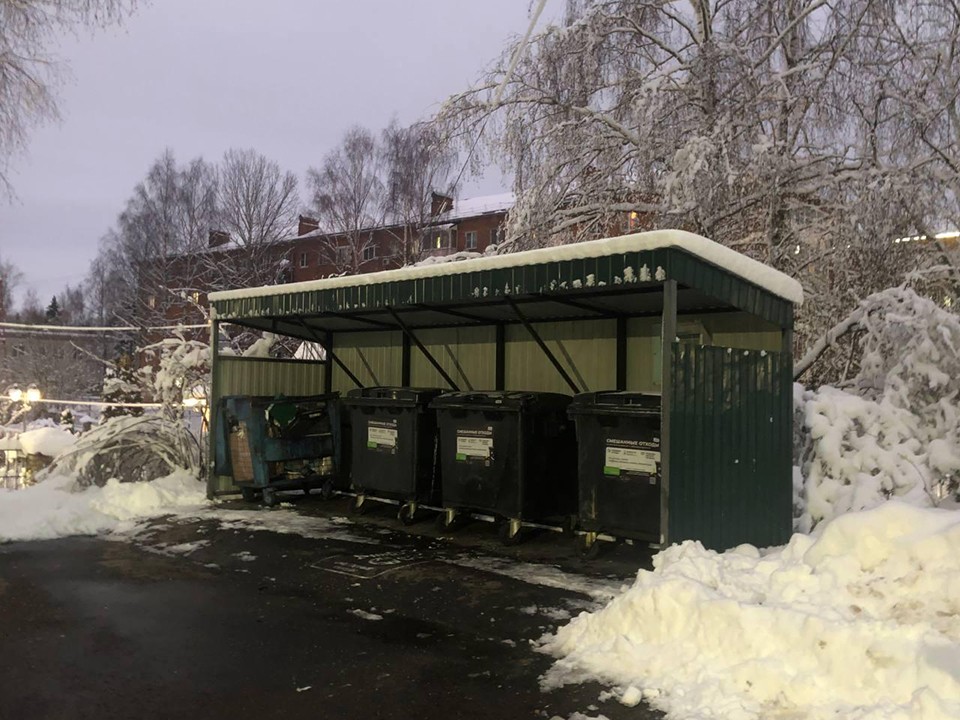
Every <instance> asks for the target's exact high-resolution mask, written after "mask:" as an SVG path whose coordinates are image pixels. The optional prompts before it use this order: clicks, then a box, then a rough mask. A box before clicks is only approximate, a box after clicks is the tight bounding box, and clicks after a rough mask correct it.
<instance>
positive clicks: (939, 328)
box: [795, 288, 960, 531]
mask: <svg viewBox="0 0 960 720" xmlns="http://www.w3.org/2000/svg"><path fill="white" fill-rule="evenodd" d="M855 320H856V322H855V324H856V326H857V329H858V330H859V331H860V332H861V333H862V339H861V348H862V357H861V359H860V363H859V371H858V372H857V374H856V376H854V377H853V378H852V380H851V381H850V383H849V388H850V392H845V391H842V390H838V389H836V388H831V387H823V388H821V389H820V390H818V391H815V392H813V391H799V392H797V393H796V394H795V405H796V406H797V407H798V410H799V415H800V417H799V418H798V419H799V420H800V421H801V422H802V432H803V436H802V437H801V438H799V444H800V447H799V451H798V455H799V457H798V458H796V461H797V462H798V463H799V465H800V468H801V472H802V475H803V477H804V483H803V487H802V489H801V495H800V498H799V499H798V500H799V502H798V504H799V506H800V510H801V513H800V517H799V520H798V523H797V529H798V530H803V531H807V530H809V529H810V528H811V527H813V526H815V525H816V523H818V522H820V521H822V520H829V519H830V518H832V517H836V516H837V515H839V514H841V513H844V512H850V511H856V510H863V509H868V508H871V507H876V506H877V505H879V504H880V503H882V502H884V501H885V500H887V499H889V498H893V497H896V498H900V499H902V500H905V501H907V502H910V503H913V504H916V505H920V506H930V505H936V504H939V503H940V502H942V501H943V500H944V499H946V498H948V497H950V496H951V495H953V494H955V493H956V491H957V487H958V477H960V405H958V398H960V318H958V317H957V316H956V315H955V314H953V313H951V312H948V311H946V310H944V309H943V308H941V307H939V306H938V305H937V304H936V303H934V302H931V301H930V300H927V299H926V298H922V297H920V296H919V295H917V294H916V293H914V292H913V291H912V290H908V289H905V288H891V289H889V290H884V291H883V292H881V293H876V294H875V295H871V296H870V297H869V298H867V299H866V300H864V301H863V303H862V304H861V306H860V307H859V308H858V309H857V312H856V313H855Z"/></svg>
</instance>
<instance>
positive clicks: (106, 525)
mask: <svg viewBox="0 0 960 720" xmlns="http://www.w3.org/2000/svg"><path fill="white" fill-rule="evenodd" d="M206 505H207V498H206V489H205V488H204V486H203V484H202V483H200V482H199V481H198V480H197V477H196V475H195V474H194V473H191V472H188V471H186V470H181V471H178V472H175V473H172V474H171V475H168V476H166V477H163V478H159V479H157V480H155V481H153V482H150V483H121V482H118V481H117V480H110V481H109V482H108V483H107V484H106V485H104V486H103V487H102V488H101V487H96V486H91V487H88V488H79V487H78V486H77V483H76V478H74V477H73V476H70V475H57V476H53V477H48V478H46V479H44V480H43V481H42V482H39V483H37V484H36V485H32V486H30V487H28V488H26V489H24V490H17V491H12V492H2V493H0V542H11V541H18V540H49V539H53V538H58V537H67V536H69V535H101V534H107V533H117V532H125V531H130V530H132V529H134V528H135V527H136V526H137V525H138V524H140V523H141V522H142V521H143V520H146V519H149V518H152V517H158V516H160V515H168V514H171V513H173V514H176V513H177V512H184V511H190V512H197V511H199V510H200V509H201V508H202V507H204V506H206Z"/></svg>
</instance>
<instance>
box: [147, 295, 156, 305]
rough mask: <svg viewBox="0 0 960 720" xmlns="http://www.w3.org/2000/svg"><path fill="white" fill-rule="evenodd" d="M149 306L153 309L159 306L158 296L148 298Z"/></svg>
mask: <svg viewBox="0 0 960 720" xmlns="http://www.w3.org/2000/svg"><path fill="white" fill-rule="evenodd" d="M147 306H148V307H152V308H155V307H156V306H157V296H156V295H150V296H149V297H148V298H147Z"/></svg>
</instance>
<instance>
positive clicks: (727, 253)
mask: <svg viewBox="0 0 960 720" xmlns="http://www.w3.org/2000/svg"><path fill="white" fill-rule="evenodd" d="M661 248H677V249H678V250H683V251H684V252H688V253H690V254H691V255H694V256H696V257H698V258H700V259H701V260H704V261H706V262H708V263H711V264H712V265H716V266H717V267H720V268H723V269H724V270H726V271H727V272H730V273H732V274H734V275H737V276H738V277H741V278H743V279H744V280H746V281H747V282H751V283H753V284H754V285H757V286H759V287H761V288H763V289H764V290H767V291H769V292H771V293H773V294H774V295H776V296H778V297H781V298H783V299H785V300H789V301H790V302H792V303H795V304H797V305H799V304H800V303H802V302H803V289H802V288H801V286H800V283H798V282H797V281H796V280H794V279H793V278H791V277H789V276H788V275H784V274H783V273H782V272H780V271H779V270H774V269H773V268H772V267H770V266H768V265H764V264H763V263H760V262H757V261H756V260H753V259H752V258H748V257H747V256H746V255H741V254H740V253H738V252H736V251H735V250H731V249H730V248H728V247H724V246H723V245H720V244H719V243H715V242H713V240H708V239H707V238H705V237H701V236H700V235H695V234H693V233H690V232H686V231H685V230H653V231H651V232H643V233H635V234H633V235H622V236H620V237H614V238H606V239H604V240H591V241H589V242H582V243H576V244H573V245H559V246H557V247H548V248H539V249H537V250H527V251H524V252H518V253H508V254H505V255H493V256H487V257H481V258H477V259H474V260H463V261H461V262H448V263H440V264H435V265H427V266H419V267H417V266H408V267H402V268H399V269H398V270H385V271H382V272H375V273H366V274H363V275H345V276H342V277H335V278H326V279H323V280H308V281H305V282H299V283H288V284H286V285H268V286H264V287H254V288H244V289H240V290H223V291H220V292H215V293H210V296H209V297H210V301H211V302H218V301H221V300H240V299H243V298H254V297H264V296H267V295H288V294H290V293H298V292H310V291H314V290H333V289H335V288H342V287H351V286H355V285H376V284H378V283H387V282H398V281H401V280H415V279H419V278H427V277H439V276H444V275H459V274H461V273H468V272H478V271H481V270H498V269H501V268H508V267H517V266H523V265H537V264H540V263H546V262H557V261H563V260H583V259H587V258H595V257H606V256H609V255H620V254H623V253H627V252H643V251H649V250H658V249H661Z"/></svg>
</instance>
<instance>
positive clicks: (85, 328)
mask: <svg viewBox="0 0 960 720" xmlns="http://www.w3.org/2000/svg"><path fill="white" fill-rule="evenodd" d="M209 327H210V326H209V325H208V324H206V323H204V324H202V325H153V326H149V327H137V326H136V325H113V326H108V325H105V326H100V327H94V326H90V325H29V324H27V323H12V322H0V328H6V329H10V330H22V331H25V332H30V331H43V332H62V333H105V334H112V333H123V332H144V331H151V330H199V329H204V328H209Z"/></svg>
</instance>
